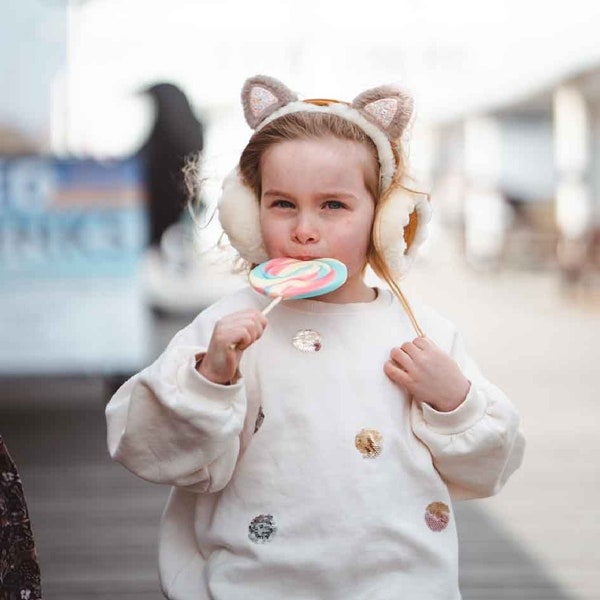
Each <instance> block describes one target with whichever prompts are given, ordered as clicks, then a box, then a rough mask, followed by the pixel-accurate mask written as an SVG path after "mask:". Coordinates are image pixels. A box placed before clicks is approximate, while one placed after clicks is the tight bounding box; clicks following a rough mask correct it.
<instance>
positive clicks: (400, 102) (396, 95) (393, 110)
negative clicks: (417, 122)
mask: <svg viewBox="0 0 600 600" xmlns="http://www.w3.org/2000/svg"><path fill="white" fill-rule="evenodd" d="M352 106H353V108H356V109H357V110H358V111H359V112H360V113H361V114H362V115H364V116H365V117H366V118H367V119H369V121H371V122H373V123H375V125H377V126H378V127H379V128H380V129H381V130H382V131H384V132H385V133H386V135H387V136H388V137H389V138H390V139H391V140H398V139H399V138H400V137H401V136H402V134H403V133H404V130H405V129H406V126H407V125H408V123H409V121H410V118H411V117H412V114H413V99H412V97H411V96H410V95H409V94H407V93H406V92H404V91H403V90H401V89H399V88H397V87H394V86H390V85H383V86H379V87H376V88H373V89H370V90H367V91H366V92H363V93H362V94H360V95H358V96H357V97H356V98H355V99H354V101H353V102H352Z"/></svg>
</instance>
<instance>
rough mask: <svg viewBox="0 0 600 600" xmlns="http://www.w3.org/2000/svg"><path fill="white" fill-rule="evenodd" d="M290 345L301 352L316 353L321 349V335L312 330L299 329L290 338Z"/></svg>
mask: <svg viewBox="0 0 600 600" xmlns="http://www.w3.org/2000/svg"><path fill="white" fill-rule="evenodd" d="M292 344H293V345H294V348H297V349H298V350H300V351H302V352H318V351H319V350H320V349H321V334H320V333H319V332H318V331H314V330H312V329H300V331H298V332H297V333H296V335H294V337H293V338H292Z"/></svg>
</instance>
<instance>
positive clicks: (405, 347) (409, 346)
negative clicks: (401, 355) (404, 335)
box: [400, 342, 422, 360]
mask: <svg viewBox="0 0 600 600" xmlns="http://www.w3.org/2000/svg"><path fill="white" fill-rule="evenodd" d="M400 349H401V350H402V351H403V352H406V354H408V355H409V356H410V357H411V358H412V359H413V360H416V359H417V358H418V357H419V355H420V354H421V352H422V350H421V349H420V348H418V347H417V346H415V345H414V344H413V342H404V344H402V346H400Z"/></svg>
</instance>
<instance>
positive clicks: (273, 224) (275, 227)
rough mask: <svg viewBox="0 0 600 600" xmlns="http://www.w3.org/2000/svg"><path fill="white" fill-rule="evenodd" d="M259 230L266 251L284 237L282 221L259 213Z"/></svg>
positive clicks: (271, 248)
mask: <svg viewBox="0 0 600 600" xmlns="http://www.w3.org/2000/svg"><path fill="white" fill-rule="evenodd" d="M260 232H261V235H262V239H263V242H264V245H265V248H266V250H267V252H270V250H273V249H274V248H276V246H277V245H278V244H280V243H281V241H282V240H283V239H284V237H285V231H284V228H283V226H282V223H281V222H279V221H274V220H273V219H269V218H268V217H264V218H263V215H261V219H260Z"/></svg>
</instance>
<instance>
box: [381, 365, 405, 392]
mask: <svg viewBox="0 0 600 600" xmlns="http://www.w3.org/2000/svg"><path fill="white" fill-rule="evenodd" d="M383 371H384V373H385V374H386V375H387V376H388V378H389V379H390V380H391V381H393V382H394V383H397V384H398V385H401V386H402V387H403V388H408V385H409V384H410V381H411V379H410V376H409V375H408V373H407V372H406V371H404V370H402V369H401V368H400V367H398V365H397V364H395V363H394V362H393V361H391V360H388V361H387V362H386V363H385V364H384V365H383Z"/></svg>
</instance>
